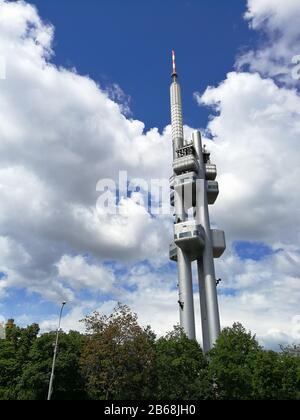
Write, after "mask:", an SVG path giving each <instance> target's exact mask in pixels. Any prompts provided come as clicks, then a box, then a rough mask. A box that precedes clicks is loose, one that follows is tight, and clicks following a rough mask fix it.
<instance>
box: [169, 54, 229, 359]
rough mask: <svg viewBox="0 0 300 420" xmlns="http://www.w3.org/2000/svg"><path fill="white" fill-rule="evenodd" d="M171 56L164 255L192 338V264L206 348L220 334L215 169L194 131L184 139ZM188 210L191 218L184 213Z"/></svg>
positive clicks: (220, 238)
mask: <svg viewBox="0 0 300 420" xmlns="http://www.w3.org/2000/svg"><path fill="white" fill-rule="evenodd" d="M172 58H173V73H172V84H171V119H172V143H173V176H172V177H171V178H170V187H171V205H172V206H174V208H175V223H174V242H172V244H171V245H170V258H171V260H173V261H177V265H178V288H179V301H178V303H179V313H180V325H181V326H182V328H183V329H184V331H185V332H186V334H187V336H188V337H189V338H190V339H192V340H194V339H195V338H196V333H195V316H194V299H193V279H192V262H193V261H196V262H197V269H198V270H197V274H198V282H199V292H200V308H201V323H202V338H203V349H204V351H205V352H207V351H208V350H210V349H211V348H212V347H213V345H214V343H215V341H216V339H217V338H218V335H219V334H220V317H219V308H218V297H217V281H216V276H215V267H214V258H219V257H220V256H221V255H222V254H223V253H224V251H225V249H226V244H225V234H224V232H223V231H220V230H212V229H211V227H210V220H209V210H208V206H209V205H212V204H214V203H215V201H216V199H217V197H218V194H219V187H218V183H217V182H216V177H217V169H216V165H213V164H212V163H211V161H210V153H209V152H208V151H207V150H206V148H204V147H203V145H202V139H201V134H200V132H199V131H195V132H194V133H193V134H192V139H191V140H189V141H188V140H185V139H184V132H183V117H182V103H181V91H180V85H179V83H178V75H177V72H176V65H175V53H174V51H173V53H172ZM191 209H192V210H193V212H192V213H193V216H192V217H188V213H191V211H190V210H191Z"/></svg>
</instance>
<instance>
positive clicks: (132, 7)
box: [32, 0, 256, 129]
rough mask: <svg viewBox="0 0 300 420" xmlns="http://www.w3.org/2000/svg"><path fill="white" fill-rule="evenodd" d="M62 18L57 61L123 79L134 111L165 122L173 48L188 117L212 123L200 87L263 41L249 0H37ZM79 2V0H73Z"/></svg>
mask: <svg viewBox="0 0 300 420" xmlns="http://www.w3.org/2000/svg"><path fill="white" fill-rule="evenodd" d="M32 3H33V4H35V5H36V6H37V7H38V9H39V11H40V13H41V15H42V16H43V17H44V18H46V19H47V20H49V21H50V22H51V23H52V24H53V25H54V26H55V42H54V45H55V57H54V62H55V63H57V64H58V65H62V66H64V67H67V68H71V67H75V68H76V69H77V70H78V72H79V73H80V74H88V75H89V76H91V77H92V78H93V79H94V80H96V81H98V82H99V83H100V84H101V85H102V86H107V85H110V84H113V83H116V82H117V83H118V84H119V85H120V87H121V88H122V89H123V91H124V92H125V93H126V95H129V96H130V97H131V102H130V108H131V111H132V115H133V116H134V118H137V119H139V120H141V121H143V122H144V123H145V124H146V127H147V128H151V127H158V128H160V129H163V128H164V127H165V126H166V124H168V122H169V119H170V115H169V114H170V113H169V93H168V85H169V81H170V72H171V70H170V63H171V59H170V54H171V50H172V49H173V48H174V49H175V50H176V53H177V60H178V68H179V73H180V75H181V81H182V83H183V85H184V89H183V101H184V114H185V123H186V124H188V125H190V126H193V127H198V126H201V127H202V126H203V127H204V126H205V125H206V122H207V117H208V112H207V110H206V109H205V108H199V107H198V106H197V104H196V103H195V101H193V100H192V96H193V93H194V92H195V91H196V90H197V91H204V90H205V89H206V87H207V86H208V85H215V84H218V83H219V82H220V81H221V80H222V79H223V78H224V75H225V74H226V73H227V72H228V71H230V70H231V69H232V67H233V64H234V62H235V57H236V55H237V53H238V52H239V51H240V50H241V49H243V48H246V47H249V46H250V45H251V44H252V43H253V42H255V38H256V36H255V34H254V33H252V32H251V31H250V30H249V29H248V25H247V23H246V22H245V21H244V20H243V19H242V15H243V13H244V11H245V1H244V0H234V1H230V2H229V3H228V2H224V1H220V0H212V1H197V0H189V1H185V0H182V1H171V0H164V1H159V0H154V1H151V2H145V1H139V0H129V1H122V0H114V1H109V0H104V1H103V0H102V1H97V0H88V1H87V2H86V3H85V4H83V3H82V2H81V1H78V0H75V1H72V2H70V1H68V0H63V1H61V0H52V1H44V0H40V1H38V0H37V1H33V2H32ZM70 4H71V7H70Z"/></svg>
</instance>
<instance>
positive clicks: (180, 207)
mask: <svg viewBox="0 0 300 420" xmlns="http://www.w3.org/2000/svg"><path fill="white" fill-rule="evenodd" d="M175 213H176V218H177V222H178V221H179V220H180V221H182V222H184V221H185V220H186V213H185V209H184V201H183V188H182V186H180V185H179V186H175ZM177 264H178V288H179V314H180V326H181V327H182V328H183V329H184V331H185V332H186V334H187V336H188V338H189V339H191V340H195V339H196V333H195V315H194V296H193V279H192V264H191V261H190V258H189V257H188V256H187V255H186V253H185V252H184V251H183V250H182V249H181V248H179V247H177Z"/></svg>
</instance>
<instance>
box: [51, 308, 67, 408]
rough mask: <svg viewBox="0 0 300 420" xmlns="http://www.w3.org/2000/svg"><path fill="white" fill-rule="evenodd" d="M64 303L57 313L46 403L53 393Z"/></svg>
mask: <svg viewBox="0 0 300 420" xmlns="http://www.w3.org/2000/svg"><path fill="white" fill-rule="evenodd" d="M66 303H67V302H63V303H62V305H61V309H60V313H59V321H58V328H57V331H56V340H55V346H54V353H53V362H52V369H51V376H50V382H49V389H48V397H47V401H50V400H51V396H52V392H53V382H54V372H55V362H56V356H57V349H58V338H59V331H60V325H61V317H62V313H63V309H64V306H65V305H66Z"/></svg>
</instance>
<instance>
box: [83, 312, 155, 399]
mask: <svg viewBox="0 0 300 420" xmlns="http://www.w3.org/2000/svg"><path fill="white" fill-rule="evenodd" d="M85 324H86V327H87V331H88V332H89V337H88V340H87V344H86V346H85V348H84V350H83V352H82V356H81V369H82V372H83V374H84V376H85V378H86V381H87V389H88V391H89V394H90V396H91V398H93V399H119V400H120V399H121V400H122V399H147V398H148V397H150V390H151V380H152V372H153V361H154V355H155V353H154V352H155V349H154V341H155V335H154V334H153V332H152V331H151V330H150V328H149V327H147V328H142V327H140V326H139V325H138V322H137V315H136V314H133V313H132V312H131V311H130V309H129V308H128V307H127V306H125V305H120V304H119V305H118V306H117V307H116V308H115V310H114V312H113V313H112V315H110V316H108V317H107V316H105V315H100V314H98V313H94V314H93V315H92V316H89V317H86V319H85Z"/></svg>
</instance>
